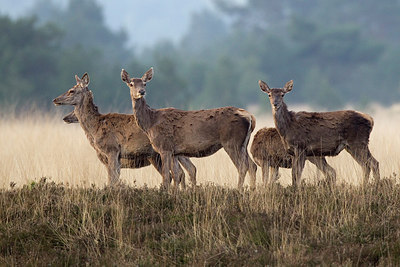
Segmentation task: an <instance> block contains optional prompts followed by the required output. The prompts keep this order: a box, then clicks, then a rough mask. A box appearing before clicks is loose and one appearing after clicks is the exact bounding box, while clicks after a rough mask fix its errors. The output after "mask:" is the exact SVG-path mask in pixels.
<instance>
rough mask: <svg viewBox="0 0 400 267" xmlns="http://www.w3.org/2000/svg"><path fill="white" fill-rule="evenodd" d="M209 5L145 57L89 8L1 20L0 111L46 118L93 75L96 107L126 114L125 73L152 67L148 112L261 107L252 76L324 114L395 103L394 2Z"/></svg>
mask: <svg viewBox="0 0 400 267" xmlns="http://www.w3.org/2000/svg"><path fill="white" fill-rule="evenodd" d="M214 3H215V5H216V9H215V10H213V11H212V10H203V11H199V12H197V13H195V14H193V15H192V19H191V23H190V25H189V27H188V30H187V33H186V34H185V35H184V36H183V37H182V40H181V41H180V42H179V43H173V42H172V41H168V40H165V41H159V42H158V43H157V44H155V45H154V46H152V47H148V48H146V49H143V51H141V52H139V51H137V50H136V49H135V48H130V47H128V45H127V43H128V33H127V30H121V31H117V32H116V31H112V30H110V29H109V28H108V26H107V25H106V24H105V20H104V17H103V13H102V8H101V6H100V5H99V4H98V3H97V2H96V1H95V0H84V1H79V0H70V1H69V2H68V4H67V6H66V7H65V8H60V7H58V6H56V5H55V4H54V3H52V2H51V1H50V0H41V1H38V2H37V3H36V5H35V7H34V8H33V10H32V11H31V12H30V13H31V14H33V16H31V15H29V16H27V17H23V18H19V19H11V18H9V17H7V16H4V15H3V16H0V33H1V34H0V71H1V73H2V77H3V79H2V83H1V84H0V103H1V105H2V106H7V105H14V106H16V107H17V108H22V107H25V106H26V105H32V104H35V105H37V106H38V107H42V108H43V109H48V108H50V106H51V99H52V98H53V97H54V96H56V95H58V94H60V93H61V92H63V91H65V90H66V89H68V88H69V87H71V86H72V85H73V83H74V75H75V74H78V75H82V74H83V73H84V72H88V73H89V75H90V77H91V80H92V83H91V89H92V90H93V92H94V95H95V101H96V103H97V104H98V105H99V106H100V107H101V109H102V110H103V111H107V110H113V111H117V110H118V111H127V110H129V109H130V100H129V94H128V92H126V90H127V89H126V88H125V87H124V86H123V84H122V82H121V80H120V76H119V74H120V71H121V68H125V69H127V70H128V71H129V72H131V73H136V74H137V75H140V74H141V73H143V72H144V71H145V70H147V69H148V68H149V67H150V66H154V68H155V79H153V81H152V82H151V83H149V86H148V89H147V91H148V96H147V99H148V102H149V103H150V105H152V106H155V107H165V106H174V107H178V108H187V109H194V108H211V107H219V106H225V105H234V106H239V107H246V106H248V105H251V104H260V105H261V106H265V107H266V108H267V107H268V105H267V104H266V103H265V101H266V99H265V96H264V95H263V94H262V93H261V92H260V91H259V89H258V86H257V81H258V80H259V79H263V80H266V81H268V84H270V85H272V86H279V85H281V84H283V83H284V82H286V81H288V80H291V79H293V80H294V82H295V84H294V86H295V88H296V91H297V93H296V94H293V95H292V96H290V98H289V99H288V100H289V101H291V102H297V103H308V104H311V105H316V106H320V107H324V108H327V109H334V108H340V107H342V106H344V105H346V104H349V103H353V104H355V105H359V106H365V105H368V104H369V103H371V102H378V103H381V104H384V105H388V104H391V103H394V102H398V101H399V100H400V75H399V70H400V45H399V40H400V32H399V31H398V30H397V29H398V28H399V26H400V18H399V16H398V15H397V14H399V12H400V3H399V2H398V1H395V0H383V1H379V2H376V1H373V0H365V1H345V0H320V1H317V0H312V1H310V0H307V1H306V0H301V1H298V0H283V1H273V0H266V1H264V0H249V1H247V2H246V4H242V5H233V4H231V3H230V2H229V1H225V0H215V1H214ZM135 26H136V27H140V25H135ZM142 26H143V25H142ZM140 38H142V37H140ZM133 41H134V40H133Z"/></svg>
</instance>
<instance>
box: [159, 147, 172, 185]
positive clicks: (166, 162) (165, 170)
mask: <svg viewBox="0 0 400 267" xmlns="http://www.w3.org/2000/svg"><path fill="white" fill-rule="evenodd" d="M160 156H161V162H162V177H163V183H162V188H163V189H168V188H169V185H170V171H171V165H172V163H173V159H172V153H170V152H164V153H160Z"/></svg>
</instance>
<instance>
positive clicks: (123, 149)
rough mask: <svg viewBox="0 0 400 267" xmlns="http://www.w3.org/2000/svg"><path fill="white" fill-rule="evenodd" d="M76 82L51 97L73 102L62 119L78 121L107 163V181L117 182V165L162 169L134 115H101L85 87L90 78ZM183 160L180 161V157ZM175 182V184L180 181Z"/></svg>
mask: <svg viewBox="0 0 400 267" xmlns="http://www.w3.org/2000/svg"><path fill="white" fill-rule="evenodd" d="M76 80H77V85H75V86H74V87H73V88H71V89H70V90H68V91H67V92H66V93H64V94H62V95H61V96H59V97H57V98H56V99H54V100H53V102H54V104H56V105H74V107H75V108H74V111H73V113H70V114H68V115H67V116H66V117H65V118H64V120H65V121H67V122H74V121H76V120H78V121H79V123H80V125H81V127H82V129H83V130H84V132H85V134H86V137H87V138H88V140H89V142H90V144H91V145H92V147H93V148H94V149H95V150H96V152H97V156H98V158H99V159H100V161H101V162H102V163H103V164H104V165H106V167H107V171H108V178H109V183H110V184H115V183H117V182H118V179H119V174H120V168H140V167H144V166H148V165H150V163H151V164H153V165H154V167H155V168H156V169H157V170H158V171H159V172H161V161H160V155H159V154H158V153H156V152H155V151H154V150H153V148H152V146H151V144H150V141H149V139H148V138H147V136H146V135H145V134H144V133H143V131H142V130H141V129H140V128H139V127H138V126H137V124H136V120H135V117H134V116H133V115H127V114H117V113H110V114H100V113H99V111H98V108H97V106H96V105H95V104H94V102H93V95H92V92H91V91H90V90H89V89H88V88H87V86H88V84H89V77H88V75H87V74H85V75H84V76H83V77H82V79H79V78H78V77H76ZM181 159H182V160H181ZM178 160H180V162H181V163H182V164H183V166H185V168H187V170H188V172H189V175H190V176H191V179H192V180H193V179H194V180H195V173H196V168H195V167H194V165H193V164H192V163H191V162H190V160H189V159H185V158H183V157H182V158H179V159H178ZM177 169H178V176H179V180H178V181H179V182H180V181H181V180H182V186H183V187H184V185H185V184H184V172H183V171H182V169H181V168H180V167H179V166H177ZM179 182H178V184H179Z"/></svg>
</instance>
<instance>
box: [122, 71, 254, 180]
mask: <svg viewBox="0 0 400 267" xmlns="http://www.w3.org/2000/svg"><path fill="white" fill-rule="evenodd" d="M152 78H153V68H150V69H149V70H148V71H147V72H146V73H145V74H144V75H143V76H142V77H141V78H132V79H131V78H130V77H129V74H128V73H127V72H126V71H125V70H124V69H123V70H122V72H121V79H122V81H123V82H125V83H126V85H127V86H128V87H129V89H130V94H131V99H132V106H133V114H134V115H135V118H136V121H137V124H138V125H139V127H140V128H141V129H142V130H143V131H144V132H145V133H146V134H147V136H148V137H149V139H150V142H151V144H152V146H153V148H154V150H155V151H157V152H158V153H159V154H160V156H161V160H162V164H163V166H162V173H163V179H164V180H163V181H164V186H165V187H168V173H169V172H170V171H172V173H174V172H175V171H174V167H173V165H175V164H173V162H174V156H177V155H183V156H187V157H205V156H209V155H211V154H213V153H215V152H217V151H218V150H219V149H221V148H222V147H223V148H224V150H225V151H226V153H227V154H228V155H229V157H230V158H231V160H232V161H233V164H234V165H235V166H236V168H237V170H238V172H239V180H238V187H239V188H242V187H243V183H244V178H245V176H246V173H247V171H249V173H250V176H251V181H250V184H251V187H252V188H254V187H255V181H256V171H257V166H256V164H255V163H254V162H253V161H252V160H251V159H250V157H249V155H248V152H247V145H248V142H249V138H250V135H251V133H252V131H253V130H254V127H255V118H254V116H253V115H251V114H250V113H249V112H247V111H246V110H244V109H240V108H235V107H223V108H216V109H208V110H197V111H184V110H179V109H175V108H164V109H152V108H150V107H149V106H148V105H147V104H146V100H145V98H144V95H145V93H146V83H148V82H149V81H150V80H151V79H152Z"/></svg>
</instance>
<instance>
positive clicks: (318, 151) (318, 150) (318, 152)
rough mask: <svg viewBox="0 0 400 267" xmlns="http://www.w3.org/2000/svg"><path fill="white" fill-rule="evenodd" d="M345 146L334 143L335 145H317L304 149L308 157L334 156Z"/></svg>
mask: <svg viewBox="0 0 400 267" xmlns="http://www.w3.org/2000/svg"><path fill="white" fill-rule="evenodd" d="M344 148H345V145H344V144H342V143H335V144H329V143H325V144H323V143H322V144H319V145H310V146H309V147H307V149H306V153H307V156H308V157H312V156H336V155H338V154H339V153H340V152H341V151H342V150H343V149H344Z"/></svg>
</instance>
